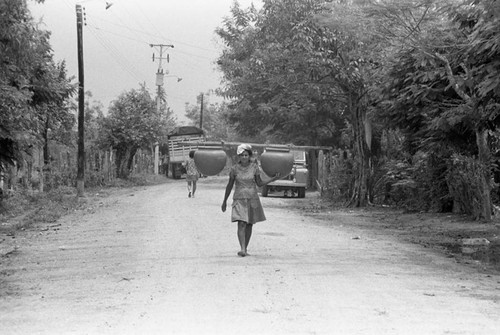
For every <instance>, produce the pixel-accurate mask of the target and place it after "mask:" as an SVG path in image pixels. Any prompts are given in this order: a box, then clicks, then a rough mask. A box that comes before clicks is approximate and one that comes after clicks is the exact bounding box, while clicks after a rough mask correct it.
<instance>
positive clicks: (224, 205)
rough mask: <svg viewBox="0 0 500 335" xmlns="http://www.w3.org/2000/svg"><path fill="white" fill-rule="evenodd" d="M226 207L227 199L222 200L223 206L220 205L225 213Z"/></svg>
mask: <svg viewBox="0 0 500 335" xmlns="http://www.w3.org/2000/svg"><path fill="white" fill-rule="evenodd" d="M226 207H227V204H226V201H224V202H222V206H220V209H222V212H223V213H224V212H225V211H226Z"/></svg>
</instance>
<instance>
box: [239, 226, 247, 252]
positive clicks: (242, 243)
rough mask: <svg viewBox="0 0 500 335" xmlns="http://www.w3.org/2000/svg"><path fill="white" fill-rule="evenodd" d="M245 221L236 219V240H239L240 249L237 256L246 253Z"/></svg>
mask: <svg viewBox="0 0 500 335" xmlns="http://www.w3.org/2000/svg"><path fill="white" fill-rule="evenodd" d="M246 226H247V223H246V222H245V221H238V241H239V242H240V248H241V251H239V252H238V256H241V257H245V256H246V255H247V248H246V245H247V244H246V228H247V227H246Z"/></svg>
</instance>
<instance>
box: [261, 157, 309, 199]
mask: <svg viewBox="0 0 500 335" xmlns="http://www.w3.org/2000/svg"><path fill="white" fill-rule="evenodd" d="M290 152H291V153H292V154H293V157H294V161H293V167H292V171H291V172H290V174H289V175H287V176H285V177H283V178H281V179H278V180H276V181H274V182H272V183H269V184H267V185H265V186H263V187H262V196H263V197H267V196H268V195H269V194H270V193H278V192H283V196H285V197H298V198H304V197H305V196H306V189H307V187H308V180H309V170H308V168H307V160H306V152H305V151H304V150H290ZM262 174H263V176H262V177H263V178H262V179H263V180H265V179H269V178H270V177H269V176H267V175H266V174H265V173H264V172H262Z"/></svg>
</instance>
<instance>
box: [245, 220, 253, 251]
mask: <svg viewBox="0 0 500 335" xmlns="http://www.w3.org/2000/svg"><path fill="white" fill-rule="evenodd" d="M252 228H253V224H249V223H247V224H246V227H245V254H247V255H248V252H247V249H248V243H249V242H250V237H252Z"/></svg>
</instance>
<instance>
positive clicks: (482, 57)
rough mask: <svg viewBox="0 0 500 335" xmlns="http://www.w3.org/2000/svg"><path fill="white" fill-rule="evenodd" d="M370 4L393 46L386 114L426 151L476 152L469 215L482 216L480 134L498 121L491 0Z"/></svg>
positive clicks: (486, 197)
mask: <svg viewBox="0 0 500 335" xmlns="http://www.w3.org/2000/svg"><path fill="white" fill-rule="evenodd" d="M377 7H378V8H377ZM377 7H375V11H374V15H375V16H377V17H378V18H379V20H378V23H379V24H378V25H377V27H379V28H382V29H381V30H379V32H381V33H385V36H390V37H391V38H392V41H393V42H394V46H395V47H396V48H397V52H395V53H394V54H393V55H394V57H393V64H392V66H391V71H390V72H389V78H391V79H390V80H389V81H388V83H389V85H387V88H386V92H387V96H388V97H389V99H388V100H387V101H388V102H389V105H388V107H389V108H386V110H387V111H388V113H387V116H388V117H389V118H390V119H391V120H392V121H391V123H392V124H393V125H398V126H399V127H401V128H403V129H405V130H406V133H407V134H410V137H412V138H418V139H419V143H418V145H416V146H415V147H417V148H420V149H426V148H427V150H429V149H431V150H432V148H433V147H436V146H438V147H443V144H445V143H448V144H449V145H450V147H452V148H455V150H456V151H458V152H462V153H464V154H467V155H476V156H477V157H478V163H479V165H481V166H482V168H481V170H482V171H485V172H484V175H483V176H482V177H481V179H480V182H479V184H480V188H481V192H480V193H481V197H480V198H481V199H480V200H479V201H480V202H481V205H480V207H481V209H480V211H479V214H478V216H477V217H478V218H479V217H481V218H484V219H486V220H489V219H490V218H491V199H490V191H491V188H492V185H491V170H490V169H489V168H488V167H489V163H490V149H489V147H488V132H489V131H491V130H494V129H496V127H497V126H498V122H499V121H500V119H499V118H498V108H497V107H495V106H497V103H496V101H498V100H497V99H498V87H499V85H498V84H499V80H498V76H497V74H498V69H499V66H498V65H499V62H498V60H497V59H498V50H499V43H498V41H497V38H496V35H495V34H494V33H493V32H494V31H495V30H496V29H498V23H497V22H498V20H497V19H496V17H498V15H497V14H498V4H496V2H494V1H462V2H456V1H452V2H450V3H447V2H442V1H440V2H438V1H405V2H400V1H398V2H396V1H384V2H383V3H380V4H377ZM388 13H389V14H388ZM445 13H449V15H445ZM391 18H392V20H391ZM394 22H398V23H399V24H395V23H394ZM398 33H399V34H398ZM471 186H472V185H471Z"/></svg>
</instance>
